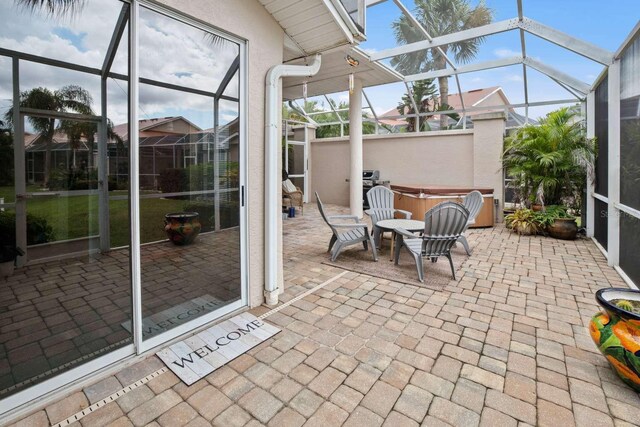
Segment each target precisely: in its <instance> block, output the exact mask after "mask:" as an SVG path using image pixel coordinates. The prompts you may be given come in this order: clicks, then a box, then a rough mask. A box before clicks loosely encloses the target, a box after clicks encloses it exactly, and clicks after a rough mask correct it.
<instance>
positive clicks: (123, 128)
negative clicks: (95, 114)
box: [113, 116, 201, 140]
mask: <svg viewBox="0 0 640 427" xmlns="http://www.w3.org/2000/svg"><path fill="white" fill-rule="evenodd" d="M176 121H183V122H184V123H185V124H186V125H187V126H190V127H192V128H194V129H195V130H196V131H200V130H201V129H200V127H198V126H196V125H195V124H193V123H191V122H190V121H189V120H187V119H185V118H184V117H182V116H172V117H158V118H152V119H144V120H140V121H139V125H138V126H139V127H140V132H143V131H153V130H159V131H160V132H163V133H184V132H179V131H176V132H172V131H171V130H170V129H167V128H166V126H164V125H167V124H170V123H172V122H176ZM159 127H163V129H161V130H160V129H157V128H159ZM113 132H114V133H115V134H116V135H119V136H120V138H122V139H123V140H127V139H128V138H129V123H121V124H119V125H116V126H114V127H113Z"/></svg>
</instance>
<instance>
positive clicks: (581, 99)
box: [551, 79, 585, 101]
mask: <svg viewBox="0 0 640 427" xmlns="http://www.w3.org/2000/svg"><path fill="white" fill-rule="evenodd" d="M551 80H553V81H554V82H556V83H557V84H558V85H560V86H561V87H562V88H563V89H564V90H566V91H567V92H569V93H570V94H571V95H573V96H575V97H576V99H578V100H580V101H583V100H584V99H585V98H584V95H581V94H579V93H578V92H576V91H575V90H573V89H571V88H570V87H569V86H567V85H565V84H564V83H562V82H561V81H558V80H556V79H551Z"/></svg>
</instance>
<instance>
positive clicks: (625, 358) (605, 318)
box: [589, 288, 640, 392]
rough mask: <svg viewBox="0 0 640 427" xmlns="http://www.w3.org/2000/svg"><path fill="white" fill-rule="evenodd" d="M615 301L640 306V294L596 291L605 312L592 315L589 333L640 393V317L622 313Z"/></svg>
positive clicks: (620, 291) (625, 380) (617, 370)
mask: <svg viewBox="0 0 640 427" xmlns="http://www.w3.org/2000/svg"><path fill="white" fill-rule="evenodd" d="M612 300H625V301H626V303H627V304H628V303H630V301H634V302H636V304H640V291H635V290H632V289H625V288H610V289H600V290H599V291H598V292H596V301H597V302H598V304H600V306H601V307H602V308H603V309H604V311H601V312H600V313H598V314H596V315H595V316H593V318H592V319H591V323H590V324H589V332H590V333H591V338H592V339H593V341H594V342H595V343H596V345H597V346H598V349H599V350H600V352H601V353H602V354H603V355H604V357H606V358H607V360H608V361H609V364H611V367H612V368H613V369H614V370H615V371H616V372H617V373H618V375H619V376H620V378H622V381H624V382H625V383H626V384H628V385H629V386H630V387H632V388H633V389H634V390H636V391H637V392H640V315H638V314H634V313H632V312H629V311H627V310H623V309H622V308H620V307H619V306H618V305H616V304H614V303H612V302H611V301H612ZM618 304H619V305H620V303H618Z"/></svg>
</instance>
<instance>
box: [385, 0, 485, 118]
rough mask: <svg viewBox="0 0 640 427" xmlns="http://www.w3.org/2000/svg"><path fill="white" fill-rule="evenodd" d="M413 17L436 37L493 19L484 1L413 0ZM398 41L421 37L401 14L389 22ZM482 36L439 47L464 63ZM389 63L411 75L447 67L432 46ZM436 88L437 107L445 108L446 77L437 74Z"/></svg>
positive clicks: (447, 91)
mask: <svg viewBox="0 0 640 427" xmlns="http://www.w3.org/2000/svg"><path fill="white" fill-rule="evenodd" d="M415 4H416V10H415V15H416V19H417V20H418V21H419V22H420V23H421V24H422V26H423V27H424V28H426V29H427V31H428V32H429V35H431V37H439V36H443V35H446V34H451V33H455V32H458V31H463V30H468V29H470V28H474V27H480V26H482V25H487V24H489V23H491V21H492V20H493V10H491V9H490V8H488V7H487V6H486V5H485V3H484V0H481V1H480V2H479V3H478V5H477V6H476V7H471V6H470V4H469V0H416V1H415ZM392 27H393V30H394V33H395V36H396V40H397V41H398V43H413V42H417V41H420V40H423V39H424V36H423V35H422V33H421V32H420V31H418V30H416V29H415V28H414V27H413V26H412V25H411V22H409V20H408V19H407V18H406V17H405V16H404V15H403V16H402V17H400V19H398V20H397V21H395V22H394V23H393V24H392ZM482 42H483V38H482V37H479V38H476V39H472V40H464V41H461V42H458V43H452V44H450V45H443V46H441V49H442V52H443V53H444V54H445V55H446V54H447V53H448V52H449V51H451V52H452V53H453V55H454V58H455V60H456V62H458V63H467V62H469V61H471V60H472V59H473V58H475V56H476V55H477V53H478V49H479V47H480V44H481V43H482ZM391 65H393V66H394V67H396V68H397V69H398V71H400V72H401V73H403V74H415V73H420V72H425V71H428V70H443V69H445V68H446V66H447V62H446V59H445V57H444V56H443V55H441V54H440V52H438V51H437V50H436V49H428V50H424V51H421V52H412V53H408V54H405V55H400V56H398V57H395V58H393V59H392V60H391ZM438 88H439V89H440V100H441V101H440V108H441V109H443V110H446V109H448V105H447V103H448V99H449V80H448V77H438ZM446 126H447V116H445V115H442V116H441V117H440V127H441V128H442V129H444V128H445V127H446Z"/></svg>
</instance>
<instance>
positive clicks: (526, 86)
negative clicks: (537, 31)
mask: <svg viewBox="0 0 640 427" xmlns="http://www.w3.org/2000/svg"><path fill="white" fill-rule="evenodd" d="M523 19H524V14H523V10H522V0H518V20H519V21H520V22H521V23H522V20H523ZM519 31H520V48H521V50H522V57H523V58H526V57H527V44H526V41H525V36H524V30H523V29H522V28H520V30H519ZM522 86H523V87H524V102H525V104H528V103H529V84H528V81H527V66H526V65H524V64H522ZM524 117H525V123H527V122H528V121H529V107H525V113H524Z"/></svg>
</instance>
